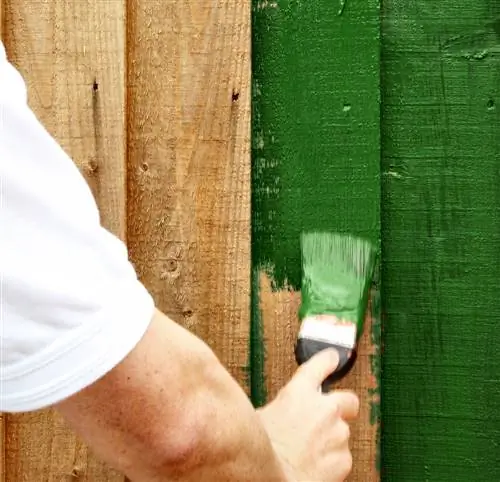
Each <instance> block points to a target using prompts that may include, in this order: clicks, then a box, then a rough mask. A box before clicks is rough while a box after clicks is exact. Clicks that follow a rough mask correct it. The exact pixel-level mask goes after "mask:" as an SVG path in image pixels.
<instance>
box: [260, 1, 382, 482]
mask: <svg viewBox="0 0 500 482" xmlns="http://www.w3.org/2000/svg"><path fill="white" fill-rule="evenodd" d="M379 23H380V22H379V3H378V0H367V1H364V2H353V1H349V0H348V1H346V2H341V1H331V0H318V1H316V2H313V3H311V2H300V1H298V0H276V1H261V0H254V1H253V46H252V49H253V67H252V71H253V87H252V88H253V94H252V103H253V108H252V112H253V121H252V126H253V133H252V195H253V197H252V280H253V281H252V310H253V311H252V345H251V355H252V377H251V379H252V383H251V385H252V386H251V388H252V390H251V392H252V397H253V401H254V403H255V404H257V405H260V404H262V403H264V402H265V401H266V399H270V398H272V397H273V396H274V395H275V394H276V392H277V391H278V390H279V388H281V387H282V386H283V385H284V384H285V383H286V381H288V379H289V378H290V376H291V375H292V374H293V372H294V371H295V369H296V364H295V360H294V356H293V344H294V341H295V337H296V334H297V331H298V319H297V309H298V305H299V303H300V292H299V290H300V250H299V236H300V232H301V231H302V230H311V229H324V230H330V231H338V232H349V233H353V234H356V235H361V236H365V237H368V238H369V239H371V240H373V241H374V242H375V243H377V245H378V243H379V237H380V224H379V219H380V139H379V129H380V121H379V113H380V108H379V47H380V41H379V27H380V25H379ZM375 295H376V296H375V298H374V300H372V306H373V308H374V310H373V312H371V313H370V314H369V319H368V320H367V326H366V330H365V333H364V337H363V340H362V343H361V346H360V356H359V360H358V362H357V365H356V367H355V370H354V371H353V372H352V373H351V375H350V376H349V377H348V379H346V380H345V382H344V383H343V384H342V385H343V386H348V387H351V388H354V389H355V390H356V391H357V393H358V394H359V395H360V397H361V400H362V410H361V416H360V420H359V422H358V423H357V424H355V426H354V427H353V442H352V444H353V453H354V471H353V474H352V476H351V478H350V480H351V481H357V482H371V481H377V480H378V470H377V462H378V460H377V459H378V457H377V449H378V380H377V379H378V371H379V363H378V361H379V353H378V350H379V346H378V339H379V336H378V334H379V315H378V307H379V302H378V293H375Z"/></svg>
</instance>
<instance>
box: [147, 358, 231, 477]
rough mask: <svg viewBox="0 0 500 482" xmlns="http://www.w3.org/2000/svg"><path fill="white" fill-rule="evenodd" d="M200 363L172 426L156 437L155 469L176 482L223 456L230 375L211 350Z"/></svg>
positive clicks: (176, 412) (182, 397) (178, 407)
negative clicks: (223, 424) (222, 428)
mask: <svg viewBox="0 0 500 482" xmlns="http://www.w3.org/2000/svg"><path fill="white" fill-rule="evenodd" d="M199 362H200V363H199V364H198V363H197V365H198V366H197V367H196V368H195V367H192V368H193V370H196V374H195V375H194V376H190V377H189V382H188V383H187V384H186V387H185V390H184V393H182V394H180V395H179V399H178V404H177V406H176V410H175V411H174V413H175V417H173V419H172V422H171V423H170V426H169V427H168V429H167V430H165V431H164V432H163V436H158V437H155V439H156V440H161V443H160V444H159V446H158V447H156V450H154V452H156V454H157V456H156V460H155V461H154V464H155V469H156V471H157V472H158V473H161V474H166V473H168V474H169V476H170V477H172V479H174V480H177V478H180V479H182V478H183V477H186V478H187V476H189V475H192V474H194V473H196V472H197V471H199V470H200V469H202V468H203V467H204V466H205V465H206V464H210V465H211V464H213V463H217V460H221V459H222V457H223V454H222V453H221V449H224V447H221V446H220V443H221V442H222V445H225V444H224V441H221V440H217V438H218V437H217V432H218V429H217V427H218V424H219V423H220V421H221V419H224V411H225V410H224V406H225V405H226V404H227V403H228V399H227V396H226V395H225V392H227V390H225V378H226V377H228V376H229V375H228V374H227V372H226V371H225V369H224V368H223V367H222V365H221V364H220V362H219V361H218V359H217V358H216V356H215V355H214V354H213V353H212V352H211V351H208V352H207V353H206V354H204V355H203V356H202V357H201V359H200V360H199ZM223 451H224V450H222V452H223Z"/></svg>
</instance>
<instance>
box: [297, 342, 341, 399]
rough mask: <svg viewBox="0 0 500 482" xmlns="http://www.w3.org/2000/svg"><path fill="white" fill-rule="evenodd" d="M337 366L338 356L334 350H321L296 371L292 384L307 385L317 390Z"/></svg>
mask: <svg viewBox="0 0 500 482" xmlns="http://www.w3.org/2000/svg"><path fill="white" fill-rule="evenodd" d="M338 365H339V354H338V352H337V350H335V349H334V348H327V349H325V350H321V351H319V352H318V353H316V354H315V355H313V356H312V357H311V358H309V360H307V361H306V362H304V363H303V364H302V365H300V367H299V368H298V369H297V371H296V373H295V376H294V377H293V378H292V383H300V384H301V385H302V384H307V385H309V386H310V387H311V388H313V389H314V390H317V388H318V387H319V386H321V384H322V383H323V382H324V380H325V379H326V378H327V377H328V375H331V374H332V373H333V372H334V371H335V369H336V368H337V367H338Z"/></svg>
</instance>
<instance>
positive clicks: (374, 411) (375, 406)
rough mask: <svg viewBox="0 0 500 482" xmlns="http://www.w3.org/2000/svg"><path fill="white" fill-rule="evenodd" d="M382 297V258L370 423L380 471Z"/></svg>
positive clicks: (376, 286) (376, 285)
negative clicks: (375, 443)
mask: <svg viewBox="0 0 500 482" xmlns="http://www.w3.org/2000/svg"><path fill="white" fill-rule="evenodd" d="M381 316H382V297H381V276H380V258H379V265H378V266H377V269H376V270H375V275H374V277H373V284H372V292H371V320H372V330H371V342H372V345H373V347H374V348H375V353H373V354H372V355H370V361H371V369H372V374H373V376H374V377H375V380H376V386H375V388H371V389H370V390H369V394H370V396H371V397H372V400H371V402H370V422H371V424H372V425H375V426H376V427H377V458H376V461H375V464H376V468H377V470H378V471H380V468H381V453H380V421H381V411H380V408H381V393H380V392H381V390H380V376H381V353H380V351H381V344H382V343H381V341H382V331H381V330H382V320H381Z"/></svg>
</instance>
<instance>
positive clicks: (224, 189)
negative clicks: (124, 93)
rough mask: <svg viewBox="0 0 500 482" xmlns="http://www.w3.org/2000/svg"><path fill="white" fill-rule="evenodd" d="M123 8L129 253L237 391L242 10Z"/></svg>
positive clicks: (241, 316) (246, 280)
mask: <svg viewBox="0 0 500 482" xmlns="http://www.w3.org/2000/svg"><path fill="white" fill-rule="evenodd" d="M128 6H129V8H128V14H127V15H128V36H129V38H128V42H129V49H128V149H129V155H128V244H129V249H130V255H131V258H132V260H133V262H134V264H135V265H136V267H137V270H138V273H139V275H140V277H141V279H142V280H143V281H144V283H145V285H146V286H147V288H148V289H149V290H150V291H151V293H152V294H153V296H154V297H155V300H156V302H157V304H158V306H159V307H160V308H161V309H162V310H163V311H164V312H165V313H166V314H167V315H169V316H171V317H172V318H173V319H174V320H175V321H177V322H179V323H181V324H182V325H184V326H185V327H187V328H188V329H190V330H191V331H193V332H194V333H196V334H197V335H199V336H200V337H201V338H203V339H204V340H205V341H206V342H207V343H208V344H209V345H210V346H211V347H212V348H213V349H214V351H215V352H216V354H217V355H218V356H219V358H220V359H221V360H222V362H223V363H224V364H225V365H226V366H227V367H228V369H229V370H230V372H231V373H232V375H233V376H235V377H236V378H237V379H238V381H239V382H240V383H241V384H242V385H244V386H246V385H247V372H248V366H247V364H248V360H247V351H248V344H249V301H248V300H249V296H250V275H249V256H250V254H249V253H250V153H249V142H250V139H249V138H250V133H249V115H250V106H249V102H250V85H249V79H250V59H249V43H250V22H249V5H248V3H247V1H239V2H227V1H225V0H216V1H212V2H189V1H186V0H181V1H178V2H163V1H161V0H155V1H152V0H129V2H128ZM166 369H167V368H166Z"/></svg>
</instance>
